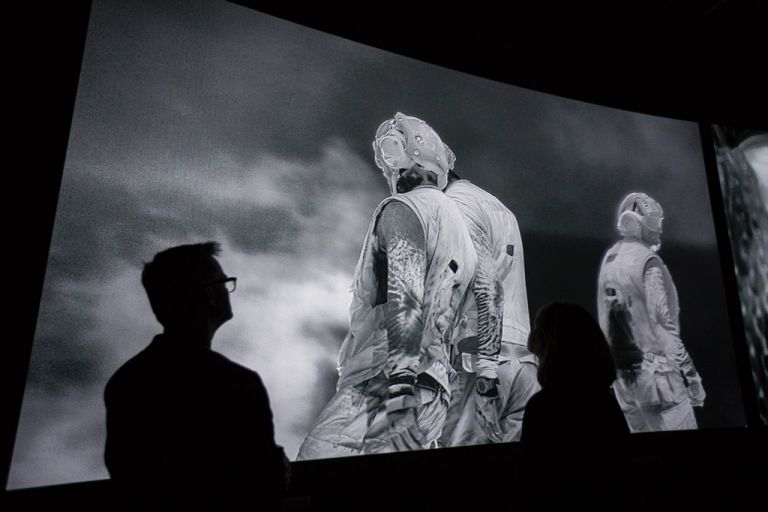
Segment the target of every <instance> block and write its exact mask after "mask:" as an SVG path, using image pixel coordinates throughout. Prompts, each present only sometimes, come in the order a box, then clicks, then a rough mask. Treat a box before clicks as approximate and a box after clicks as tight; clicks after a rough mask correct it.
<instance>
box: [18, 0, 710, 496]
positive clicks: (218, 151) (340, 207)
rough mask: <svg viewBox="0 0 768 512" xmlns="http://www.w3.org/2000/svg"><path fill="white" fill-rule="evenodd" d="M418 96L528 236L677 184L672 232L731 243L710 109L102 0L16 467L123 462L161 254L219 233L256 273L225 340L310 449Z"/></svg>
mask: <svg viewBox="0 0 768 512" xmlns="http://www.w3.org/2000/svg"><path fill="white" fill-rule="evenodd" d="M510 58H513V56H511V57H510ZM509 65H514V62H512V61H511V62H510V63H509ZM396 111H401V112H404V113H406V114H410V115H415V116H418V117H421V118H423V119H425V120H426V121H427V122H428V123H429V124H431V125H432V126H433V127H434V128H435V129H436V130H437V131H438V133H440V135H441V137H442V138H443V140H444V141H445V142H446V143H447V144H448V145H450V146H451V148H452V149H453V150H454V152H455V153H456V155H457V164H456V170H457V171H458V172H459V174H462V175H463V176H464V177H467V178H469V179H471V180H472V181H474V182H475V183H477V184H479V185H480V186H482V187H484V188H486V189H488V190H490V191H491V192H493V193H495V194H496V195H497V196H498V197H499V198H501V199H502V200H503V201H504V202H505V203H506V204H507V205H508V206H509V207H510V208H511V209H512V210H513V211H514V212H515V214H516V215H517V218H518V221H519V223H520V227H521V230H522V232H523V235H524V236H525V235H526V233H531V234H532V233H536V234H539V235H546V236H549V235H552V236H576V237H579V236H583V237H590V238H600V237H603V238H609V237H611V236H612V233H613V227H612V223H613V220H612V219H613V216H614V209H615V207H616V205H617V204H618V202H619V200H620V199H621V197H622V195H624V194H625V193H626V192H628V191H630V190H633V189H641V190H644V191H646V192H648V193H650V194H651V195H653V196H654V197H656V198H657V199H659V201H660V202H661V203H662V204H663V205H669V206H665V210H666V213H667V220H665V231H666V238H665V239H666V240H672V241H674V242H676V243H679V244H685V245H691V246H701V247H711V246H712V245H713V244H714V233H713V230H712V220H711V219H712V216H711V213H710V211H709V204H708V200H707V198H708V192H707V189H706V181H705V180H704V179H703V172H704V170H703V163H702V157H701V150H700V143H699V135H698V129H697V127H696V125H695V124H693V123H685V122H679V121H672V120H664V119H659V118H655V117H650V116H645V115H638V114H632V113H626V112H620V111H617V110H613V109H608V108H603V107H595V106H592V105H588V104H584V103H579V102H575V101H570V100H565V99H561V98H556V97H552V96H547V95H542V94H539V93H535V92H531V91H526V90H523V89H519V88H515V87H511V86H509V85H504V84H500V83H496V82H492V81H488V80H482V79H478V78H474V77H471V76H468V75H465V74H461V73H456V72H453V71H450V70H447V69H444V68H440V67H436V66H432V65H428V64H424V63H420V62H417V61H414V60H411V59H407V58H403V57H400V56H397V55H394V54H390V53H387V52H383V51H380V50H376V49H372V48H369V47H365V46H362V45H358V44H356V43H352V42H349V41H344V40H341V39H338V38H335V37H333V36H330V35H327V34H323V33H320V32H317V31H314V30H309V29H306V28H303V27H300V26H298V25H295V24H292V23H288V22H285V21H282V20H278V19H276V18H272V17H269V16H265V15H261V14H259V13H256V12H254V11H251V10H248V9H245V8H243V7H240V6H235V5H231V4H226V3H221V2H200V1H192V2H162V3H159V2H149V1H147V2H130V3H125V2H102V1H96V2H94V5H93V8H92V14H91V23H90V28H89V33H88V37H87V42H86V48H85V53H84V57H83V66H82V73H81V78H80V84H79V90H78V95H77V100H76V107H75V114H74V117H73V121H72V131H71V137H70V142H69V149H68V154H67V159H66V164H65V168H64V174H63V179H62V186H61V192H60V196H59V204H58V211H57V217H56V223H55V228H54V233H53V238H52V244H51V251H50V258H49V265H48V270H47V273H46V279H45V286H44V291H43V296H42V301H41V307H40V314H39V319H38V326H37V331H36V334H35V340H34V345H33V355H32V363H31V367H30V374H29V381H28V386H27V389H26V393H25V397H24V404H23V410H22V416H21V421H20V427H19V434H18V436H17V444H16V449H15V452H14V459H13V465H12V469H11V475H10V484H9V486H10V487H27V486H36V485H48V484H56V483H63V482H72V481H82V480H92V479H98V478H105V477H106V476H107V473H106V469H105V467H104V465H103V462H102V449H103V443H104V437H105V427H104V409H103V402H102V390H103V386H104V384H105V383H106V381H107V379H108V378H109V376H110V375H111V374H112V373H113V372H114V371H115V370H116V369H117V368H118V367H119V366H120V365H121V364H122V363H123V362H125V361H126V360H127V359H128V358H129V357H131V356H132V355H133V354H135V353H136V352H138V351H139V350H141V349H142V348H143V347H144V346H146V345H147V344H148V343H149V341H150V340H151V338H152V336H153V335H154V334H156V333H157V332H159V325H158V324H157V323H156V321H155V320H154V317H153V316H152V313H151V311H150V309H149V305H148V303H147V300H146V297H145V294H144V292H143V289H142V288H141V285H140V282H139V276H140V271H141V267H142V264H143V262H144V261H148V260H150V259H151V258H152V256H153V254H154V253H156V252H157V251H160V250H163V249H165V248H168V247H170V246H173V245H177V244H182V243H191V242H199V241H206V240H218V241H220V242H221V243H222V245H223V254H222V257H221V262H222V266H223V267H224V269H225V271H226V272H227V273H228V274H230V275H234V276H237V277H238V279H239V280H238V289H237V292H236V293H235V295H233V307H234V313H235V317H234V319H233V320H232V321H231V322H229V323H228V324H226V325H225V326H223V327H222V328H221V329H220V331H219V332H218V333H217V335H216V338H215V340H214V348H215V349H216V350H219V351H221V352H222V353H224V354H225V355H227V356H228V357H230V358H231V359H233V360H235V361H237V362H239V363H241V364H244V365H246V366H248V367H250V368H253V369H255V370H256V371H258V372H259V373H260V374H261V376H262V378H263V380H264V382H265V384H266V385H267V388H268V390H269V392H270V396H271V401H272V409H273V413H274V417H275V427H276V433H277V440H278V442H279V443H281V444H283V445H284V446H285V448H286V452H287V453H288V455H289V457H291V458H293V457H295V454H296V450H297V448H298V445H299V443H300V442H301V439H302V436H303V435H304V434H305V433H306V430H307V428H308V426H309V424H310V423H311V421H312V420H313V419H314V417H315V416H316V414H317V413H318V411H319V410H320V409H321V408H322V407H323V406H324V405H325V402H326V401H327V400H328V398H329V397H330V396H331V394H332V393H333V389H334V386H335V364H336V356H337V353H338V347H339V345H340V343H341V341H342V339H343V336H344V333H345V331H346V328H347V320H348V309H347V308H348V305H349V293H348V288H349V284H350V282H351V278H352V271H353V269H354V264H355V261H356V259H357V256H358V254H359V251H360V246H361V243H362V238H363V235H364V233H365V230H366V228H367V225H368V221H369V217H370V214H371V212H372V211H373V209H374V208H375V206H376V205H377V204H378V202H379V201H380V200H381V199H383V198H384V197H386V195H387V188H386V183H385V181H384V180H383V179H381V177H380V174H379V171H378V169H377V168H376V167H375V165H374V163H373V158H372V150H371V139H372V136H373V134H374V132H375V130H376V128H377V127H378V125H379V123H381V122H382V121H384V120H385V119H387V118H389V117H391V116H392V115H393V114H394V113H395V112H396ZM702 198H704V200H702ZM526 259H527V262H528V263H529V264H531V263H530V260H529V258H526ZM534 285H535V284H534V283H529V287H530V286H534Z"/></svg>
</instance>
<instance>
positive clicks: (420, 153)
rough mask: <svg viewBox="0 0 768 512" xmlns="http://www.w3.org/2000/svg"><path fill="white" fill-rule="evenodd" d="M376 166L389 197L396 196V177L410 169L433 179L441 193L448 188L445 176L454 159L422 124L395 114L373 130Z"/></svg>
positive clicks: (413, 118) (446, 176) (410, 117)
mask: <svg viewBox="0 0 768 512" xmlns="http://www.w3.org/2000/svg"><path fill="white" fill-rule="evenodd" d="M373 151H374V155H375V159H376V165H377V166H378V167H379V168H380V169H381V171H382V173H383V174H384V177H385V178H386V179H387V182H388V183H389V189H390V191H391V192H392V194H396V193H397V181H398V179H400V174H401V173H402V172H403V171H404V170H407V169H409V168H411V167H413V166H414V165H415V166H417V167H418V168H420V169H423V170H425V171H429V172H432V173H434V174H435V175H436V176H437V186H438V188H440V189H441V190H443V189H445V187H446V186H447V184H448V172H449V171H450V170H451V169H453V165H454V162H455V161H456V156H455V155H454V154H453V151H451V148H449V147H448V146H447V145H446V144H444V143H443V141H442V140H441V139H440V136H439V135H438V134H437V132H435V130H433V129H432V128H431V127H430V126H429V125H428V124H427V123H426V122H424V121H422V120H421V119H419V118H417V117H412V116H406V115H404V114H401V113H400V112H398V113H397V114H395V117H394V118H392V119H388V120H387V121H384V122H383V123H381V125H380V126H379V129H378V130H376V138H375V139H374V141H373Z"/></svg>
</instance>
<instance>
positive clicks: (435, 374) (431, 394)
mask: <svg viewBox="0 0 768 512" xmlns="http://www.w3.org/2000/svg"><path fill="white" fill-rule="evenodd" d="M393 202H400V203H402V204H405V205H406V206H407V207H408V208H410V210H411V211H413V212H414V213H415V214H416V216H417V217H418V220H419V222H420V224H421V228H422V230H423V233H424V237H425V241H426V277H425V280H424V284H423V301H422V304H421V315H422V317H421V318H422V320H423V334H422V336H421V345H420V347H418V350H417V351H416V352H411V353H392V346H391V343H389V342H388V332H387V328H386V324H385V320H386V318H385V317H386V308H387V303H386V302H383V301H382V300H381V298H377V293H379V294H380V283H379V282H378V281H379V276H380V275H381V272H380V270H381V269H377V268H376V267H377V265H386V264H387V261H386V260H385V259H383V258H385V257H386V255H384V254H383V249H384V248H382V247H380V242H379V240H378V236H377V232H376V224H377V220H378V219H379V216H380V215H381V212H382V210H383V209H384V207H386V206H387V205H388V204H390V203H393ZM475 267H476V255H475V250H474V246H473V245H472V241H471V239H470V237H469V233H468V231H467V229H466V227H465V225H464V222H463V220H462V217H461V214H460V213H459V211H458V209H457V208H456V205H455V204H454V203H453V202H452V201H451V200H450V199H448V198H447V197H446V196H445V194H444V193H443V192H441V191H440V190H439V189H437V188H433V187H417V188H415V189H414V190H412V191H410V192H406V193H404V194H396V195H394V196H391V197H389V198H387V199H385V200H384V201H383V202H382V203H381V204H380V205H379V206H378V207H377V208H376V210H375V212H374V214H373V217H372V219H371V222H370V225H369V228H368V232H367V234H366V237H365V241H364V243H363V249H362V252H361V254H360V258H359V260H358V263H357V268H356V270H355V277H354V282H353V285H352V304H351V307H350V323H351V325H350V329H349V332H348V334H347V336H346V338H345V340H344V343H343V344H342V347H341V350H340V354H339V365H338V372H339V380H338V383H337V392H336V394H335V395H334V397H333V398H332V399H331V400H330V402H329V403H328V404H327V405H326V407H325V409H324V410H323V411H322V412H321V414H320V416H319V417H318V418H317V420H316V422H315V424H314V426H313V427H312V428H311V429H310V431H309V433H308V434H307V435H306V437H305V439H304V441H303V443H302V445H301V447H300V448H299V453H298V459H315V458H325V457H335V456H346V455H355V454H360V453H375V452H379V451H386V450H387V449H389V447H388V445H387V443H386V442H384V441H383V440H380V439H370V438H366V433H367V432H368V430H369V428H370V426H371V424H372V422H373V420H374V416H375V415H376V412H377V409H379V407H380V406H381V404H382V402H383V401H384V400H385V398H386V396H385V393H386V390H387V380H388V378H389V376H390V375H392V374H394V373H395V372H397V371H398V370H399V369H402V368H404V367H407V368H408V369H409V370H412V371H414V372H415V373H416V374H417V375H418V380H417V385H416V388H417V394H418V398H419V401H420V405H419V407H418V409H417V413H416V414H417V423H418V428H419V430H420V431H421V433H422V434H423V436H424V445H423V446H422V448H427V447H430V446H434V445H435V442H436V440H437V438H438V436H439V435H440V433H441V431H442V428H443V424H444V422H445V417H446V412H447V409H448V404H449V401H450V381H451V380H452V378H453V374H454V373H455V372H454V371H453V369H452V368H451V365H450V362H449V359H448V347H449V344H450V339H451V336H452V333H453V329H454V327H455V324H456V320H457V313H458V311H459V308H460V307H461V303H462V302H463V301H464V300H465V295H466V293H467V290H468V288H469V285H470V283H471V280H472V278H473V276H474V273H475ZM377 270H378V271H379V272H377Z"/></svg>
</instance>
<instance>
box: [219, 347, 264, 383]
mask: <svg viewBox="0 0 768 512" xmlns="http://www.w3.org/2000/svg"><path fill="white" fill-rule="evenodd" d="M208 358H209V359H210V363H211V365H212V367H213V369H214V370H215V371H217V373H221V374H222V375H226V376H228V378H229V380H230V381H231V382H233V383H234V384H242V385H255V386H260V387H261V386H263V382H262V380H261V376H260V375H259V374H258V373H257V372H256V371H255V370H252V369H250V368H248V367H247V366H244V365H242V364H240V363H236V362H235V361H232V360H231V359H229V358H228V357H227V356H225V355H224V354H221V353H219V352H215V351H213V350H211V351H210V352H209V354H208Z"/></svg>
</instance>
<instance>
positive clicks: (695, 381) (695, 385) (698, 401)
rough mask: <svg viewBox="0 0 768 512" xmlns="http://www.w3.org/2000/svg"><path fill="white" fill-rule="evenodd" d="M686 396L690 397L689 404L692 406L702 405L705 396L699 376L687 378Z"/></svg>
mask: <svg viewBox="0 0 768 512" xmlns="http://www.w3.org/2000/svg"><path fill="white" fill-rule="evenodd" d="M688 397H690V399H691V405H692V406H694V407H703V406H704V399H705V398H706V397H707V393H706V391H704V386H703V385H702V384H701V377H699V376H698V375H697V376H696V377H689V378H688Z"/></svg>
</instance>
